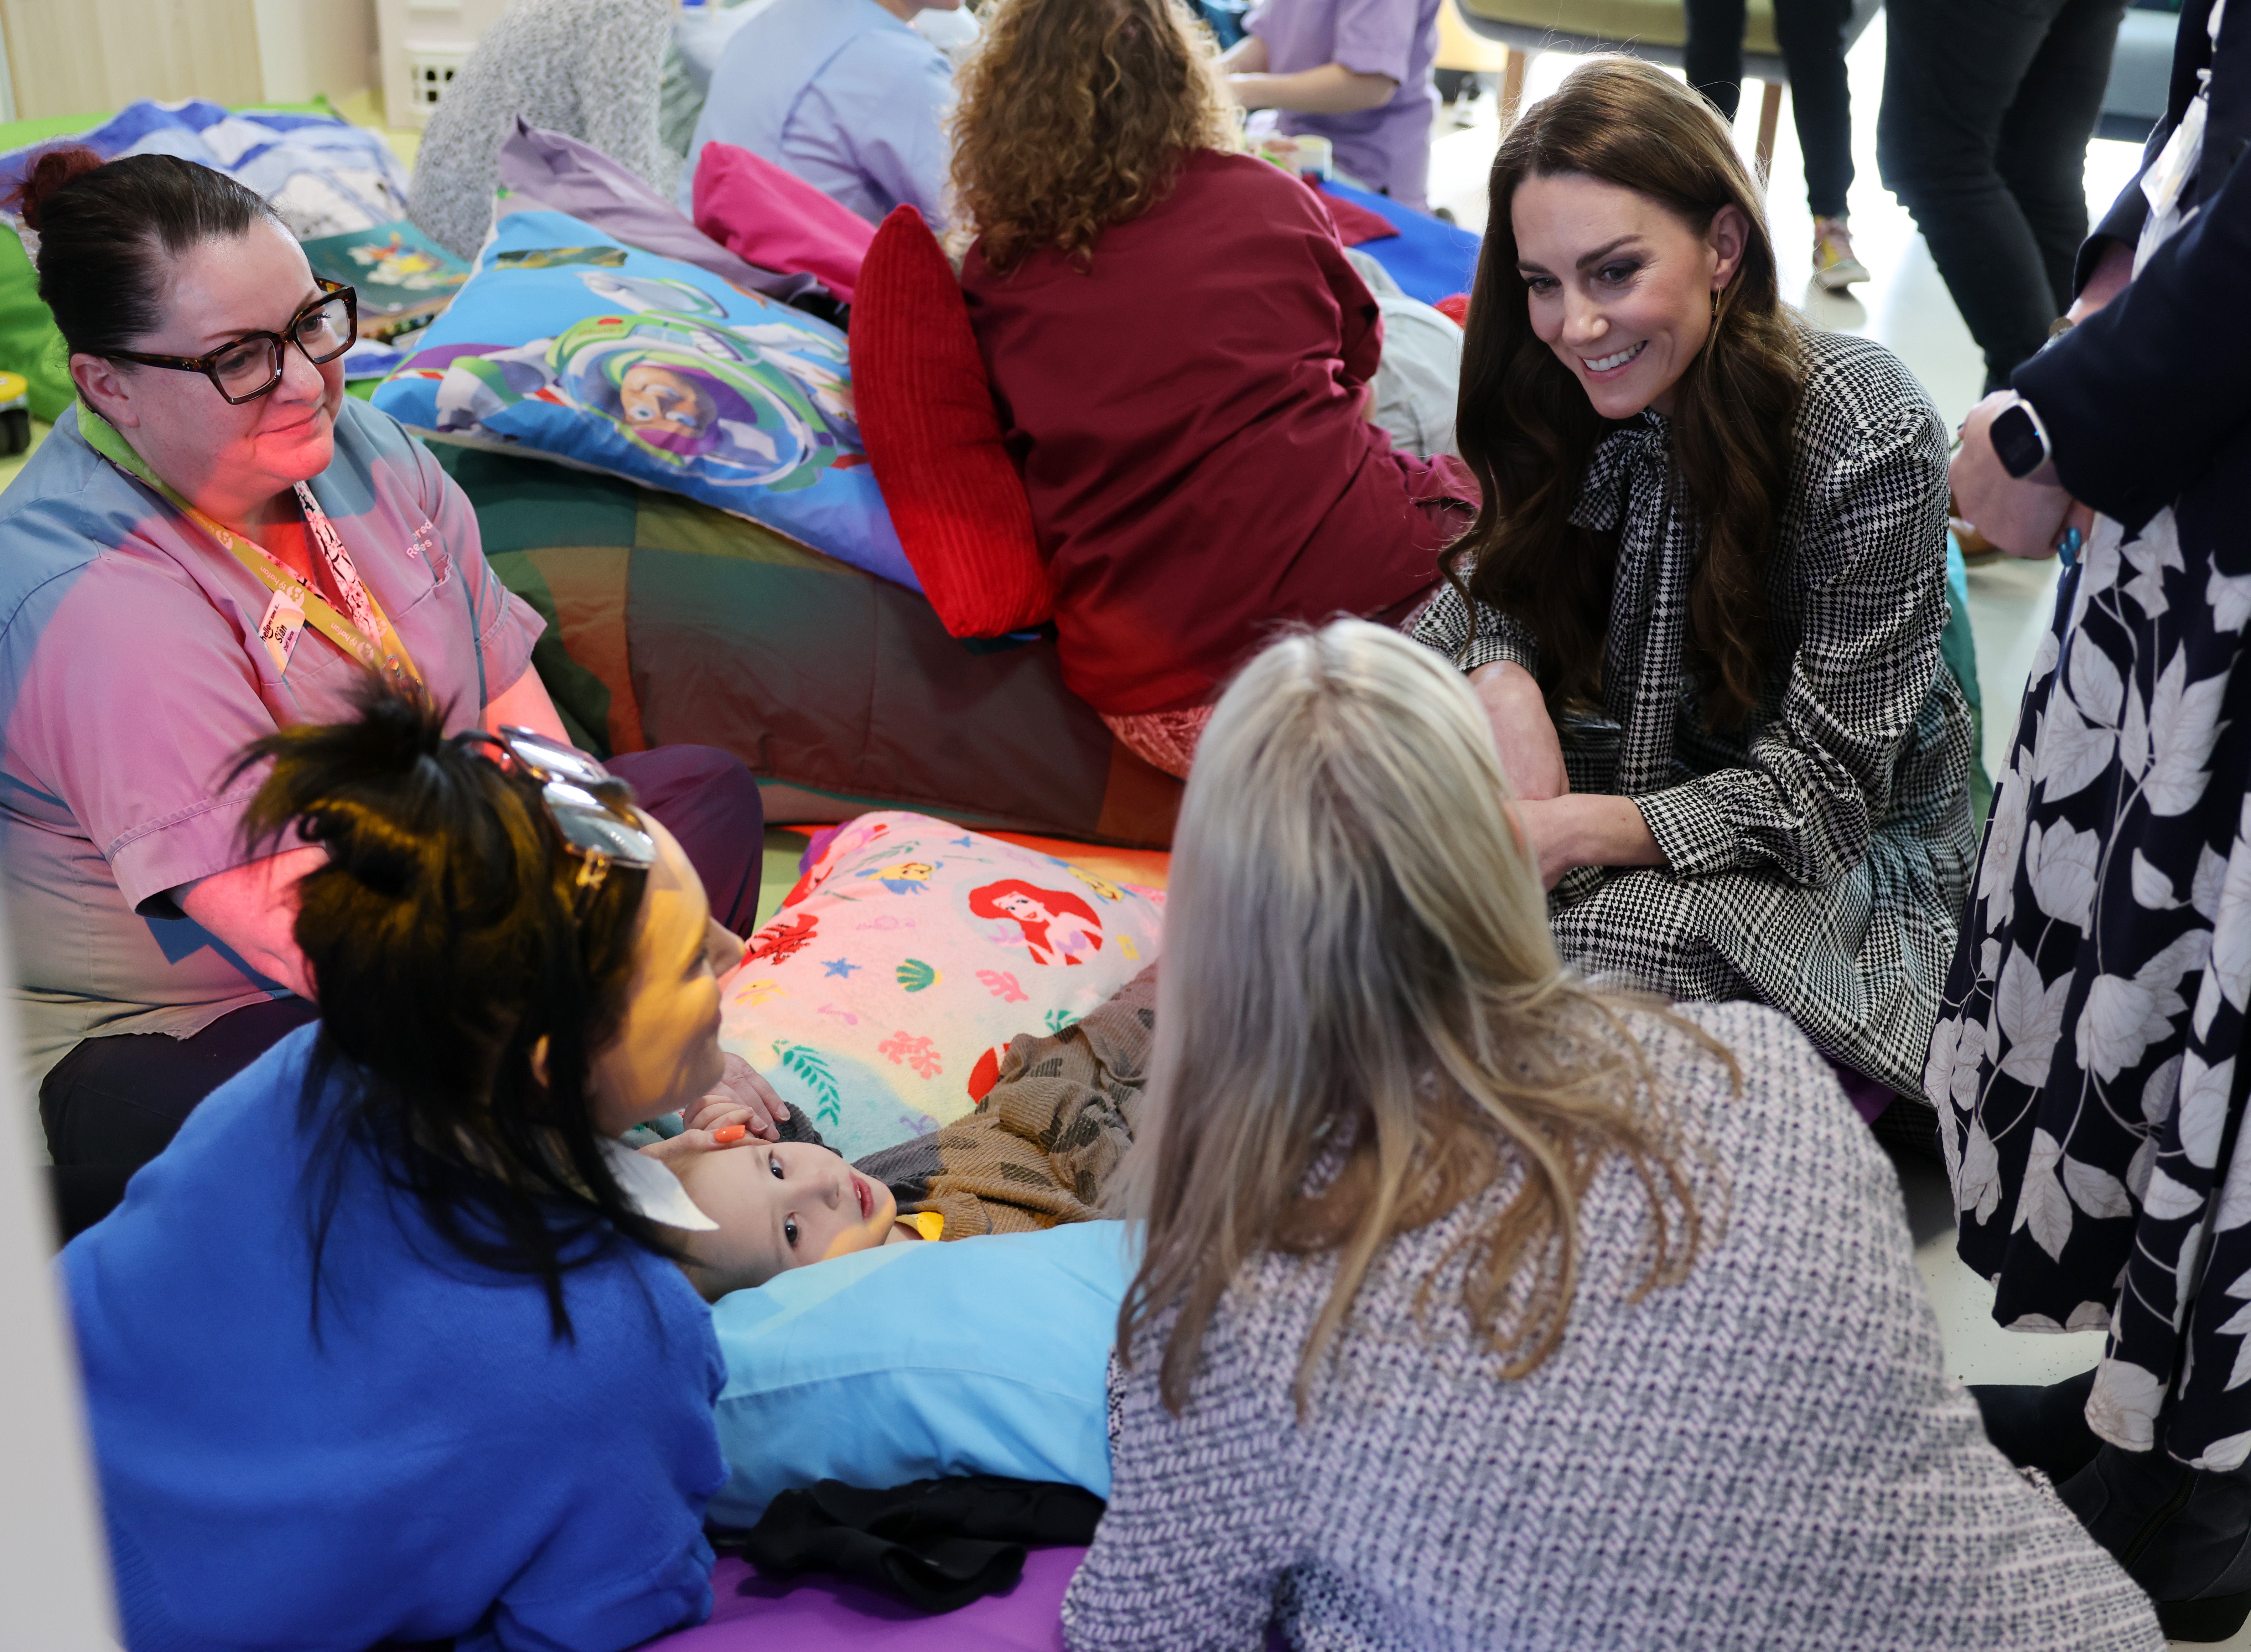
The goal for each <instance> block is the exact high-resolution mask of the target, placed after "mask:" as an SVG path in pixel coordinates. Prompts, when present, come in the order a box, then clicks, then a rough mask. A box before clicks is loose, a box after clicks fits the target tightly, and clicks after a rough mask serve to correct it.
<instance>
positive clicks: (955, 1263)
mask: <svg viewBox="0 0 2251 1652" xmlns="http://www.w3.org/2000/svg"><path fill="white" fill-rule="evenodd" d="M1137 1260H1138V1259H1137V1258H1135V1257H1134V1256H1132V1255H1131V1254H1129V1253H1128V1245H1127V1240H1126V1237H1125V1225H1124V1224H1123V1223H1120V1222H1079V1223H1073V1224H1070V1225H1066V1226H1063V1227H1055V1228H1049V1229H1047V1230H1046V1231H1044V1232H1038V1233H1004V1234H994V1235H991V1236H989V1237H984V1238H979V1239H958V1240H952V1241H945V1240H941V1241H939V1242H938V1243H936V1244H930V1243H927V1242H918V1243H911V1244H903V1245H886V1246H883V1247H882V1248H880V1249H877V1250H872V1251H862V1252H860V1253H857V1254H856V1255H852V1256H840V1257H838V1258H836V1259H835V1260H833V1261H827V1262H816V1263H814V1265H813V1266H812V1267H800V1268H794V1269H792V1270H791V1271H790V1272H789V1273H786V1274H781V1275H780V1276H779V1277H778V1278H776V1279H774V1280H772V1281H769V1282H768V1283H766V1284H765V1285H762V1286H760V1287H758V1288H757V1289H755V1290H746V1291H736V1292H734V1293H733V1294H732V1295H728V1296H725V1297H723V1298H722V1299H721V1300H720V1301H719V1302H718V1304H717V1306H716V1307H714V1308H712V1310H711V1321H712V1325H713V1328H714V1329H716V1330H717V1332H718V1334H719V1351H720V1352H721V1354H722V1355H724V1357H725V1358H726V1362H727V1386H726V1388H725V1390H724V1392H722V1393H721V1394H720V1396H719V1403H718V1423H719V1445H720V1448H721V1449H722V1450H723V1451H724V1453H725V1454H726V1458H727V1467H728V1470H729V1474H728V1478H727V1483H726V1485H725V1487H724V1489H721V1491H720V1493H719V1495H718V1496H716V1497H714V1498H712V1500H711V1508H710V1520H711V1522H712V1524H715V1525H721V1526H750V1525H754V1524H757V1523H758V1517H759V1516H760V1515H761V1514H763V1513H764V1512H765V1506H766V1504H767V1503H770V1502H772V1500H773V1498H774V1496H776V1494H778V1493H779V1492H783V1491H786V1490H788V1489H791V1488H792V1487H796V1486H809V1485H811V1484H812V1483H813V1482H814V1481H816V1480H842V1481H843V1482H846V1483H847V1484H848V1485H855V1486H869V1487H883V1486H897V1485H904V1483H905V1482H908V1481H910V1480H922V1479H927V1478H930V1477H932V1476H933V1475H973V1474H983V1475H1007V1476H1008V1477H1009V1478H1011V1479H1015V1480H1044V1481H1054V1482H1061V1483H1063V1484H1066V1485H1074V1486H1083V1487H1084V1488H1085V1489H1087V1490H1089V1491H1091V1492H1093V1493H1094V1494H1095V1495H1096V1496H1100V1497H1106V1496H1109V1495H1110V1431H1109V1396H1108V1392H1107V1386H1106V1384H1107V1378H1108V1371H1109V1364H1110V1349H1111V1344H1112V1342H1113V1341H1114V1340H1115V1337H1116V1334H1117V1326H1118V1305H1119V1302H1120V1301H1122V1300H1123V1299H1124V1297H1125V1284H1126V1281H1127V1280H1128V1279H1130V1278H1131V1277H1132V1270H1133V1267H1134V1266H1135V1265H1136V1262H1137Z"/></svg>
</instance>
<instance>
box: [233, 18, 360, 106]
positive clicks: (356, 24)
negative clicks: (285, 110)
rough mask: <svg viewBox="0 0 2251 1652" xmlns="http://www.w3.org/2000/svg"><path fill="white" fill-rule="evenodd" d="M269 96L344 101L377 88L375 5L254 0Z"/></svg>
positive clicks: (277, 99) (296, 100) (294, 100)
mask: <svg viewBox="0 0 2251 1652" xmlns="http://www.w3.org/2000/svg"><path fill="white" fill-rule="evenodd" d="M252 6H253V16H254V18H255V21H256V25H257V30H258V59H259V66H260V70H261V72H262V74H263V78H264V81H265V96H266V98H267V100H268V101H271V102H274V103H304V102H308V101H310V100H311V99H312V98H314V97H315V95H317V94H322V93H325V94H328V96H329V97H330V98H332V99H336V100H337V101H342V100H343V99H345V98H348V97H350V96H352V95H354V94H357V93H360V92H364V91H366V90H367V89H368V87H371V86H373V85H375V84H376V83H377V73H376V62H375V0H252Z"/></svg>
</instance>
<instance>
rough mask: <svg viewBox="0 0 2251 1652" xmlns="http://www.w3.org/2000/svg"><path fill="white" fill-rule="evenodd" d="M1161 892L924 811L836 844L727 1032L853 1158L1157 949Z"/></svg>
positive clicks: (867, 824) (927, 1120)
mask: <svg viewBox="0 0 2251 1652" xmlns="http://www.w3.org/2000/svg"><path fill="white" fill-rule="evenodd" d="M1164 910H1165V897H1164V893H1163V892H1162V891H1160V890H1155V889H1144V888H1142V887H1140V886H1139V885H1132V884H1116V883H1112V882H1111V881H1109V880H1108V879H1107V878H1099V877H1097V876H1095V875H1094V874H1093V873H1091V872H1089V871H1084V870H1083V869H1081V868H1078V867H1075V866H1073V865H1072V864H1070V862H1068V861H1063V860H1058V859H1056V857H1054V856H1052V855H1045V854H1042V853H1040V852H1039V851H1038V850H1031V849H1025V848H1022V847H1019V846H1018V845H1016V844H1014V843H1004V842H1002V841H1001V839H999V838H997V837H987V836H984V835H983V834H982V833H979V832H971V831H964V830H963V829H961V828H960V827H959V826H952V825H948V824H947V823H945V822H944V821H940V820H932V819H931V818H930V817H929V816H926V815H909V814H901V813H890V812H887V813H883V814H878V815H862V816H860V817H859V818H858V819H857V820H855V821H852V822H849V823H847V824H845V825H844V826H842V827H840V828H838V829H836V830H835V832H834V833H833V834H832V835H830V836H828V840H827V841H826V842H825V843H824V842H822V841H821V839H818V838H816V839H815V840H814V845H813V850H812V851H811V852H810V853H809V854H808V856H807V865H806V868H805V871H804V875H803V876H802V877H801V878H799V880H798V883H797V886H796V887H795V888H794V889H793V890H791V891H790V892H789V896H788V898H787V899H786V900H785V901H784V902H783V903H782V908H781V910H780V911H779V913H776V914H775V915H774V918H773V920H772V921H771V922H769V923H768V924H766V925H765V927H763V928H762V929H760V930H759V931H758V934H755V935H753V936H752V937H751V944H750V947H749V950H748V952H747V954H745V961H744V963H743V967H742V968H739V969H738V970H736V971H735V972H734V973H733V974H731V975H729V976H728V978H727V981H726V985H725V998H724V1003H723V1005H722V1008H721V1012H720V1013H721V1023H720V1031H719V1041H720V1043H721V1044H722V1045H724V1046H725V1047H726V1049H727V1050H728V1051H730V1052H732V1053H733V1054H736V1055H738V1056H740V1057H742V1058H743V1059H745V1061H748V1062H749V1063H750V1064H751V1065H752V1066H754V1067H756V1068H757V1069H758V1071H759V1072H761V1073H763V1074H765V1078H766V1079H767V1080H768V1081H769V1082H770V1083H772V1086H774V1088H775V1089H777V1090H779V1092H780V1093H781V1096H782V1099H783V1100H785V1101H787V1102H788V1103H789V1104H790V1106H792V1107H798V1108H801V1109H803V1111H804V1112H805V1114H806V1115H807V1117H808V1118H810V1119H811V1120H812V1121H813V1122H814V1125H815V1126H817V1127H818V1128H819V1129H820V1131H821V1137H822V1139H823V1140H825V1141H826V1142H828V1144H829V1145H830V1146H831V1147H834V1148H835V1149H837V1151H839V1152H840V1153H842V1154H843V1156H845V1157H846V1158H848V1159H856V1158H859V1157H860V1156H862V1155H863V1154H868V1153H872V1152H874V1151H876V1149H878V1148H886V1147H894V1146H896V1145H897V1144H898V1143H899V1142H904V1141H905V1140H907V1139H908V1138H909V1137H911V1136H915V1135H923V1134H925V1133H927V1132H929V1131H932V1130H934V1129H936V1128H938V1126H940V1125H941V1124H949V1123H951V1122H952V1121H954V1120H955V1119H958V1118H959V1117H960V1116H961V1115H962V1114H965V1113H967V1112H969V1111H970V1110H971V1109H972V1108H973V1107H975V1106H976V1104H977V1102H978V1101H979V1100H980V1099H981V1098H982V1097H983V1096H984V1094H985V1093H986V1092H987V1090H990V1089H991V1088H992V1087H993V1085H994V1080H995V1079H997V1078H998V1077H999V1076H1000V1066H1001V1056H1002V1055H1003V1054H1004V1053H1005V1052H1006V1051H1007V1050H1008V1041H1009V1040H1010V1039H1011V1038H1015V1036H1016V1035H1017V1034H1018V1033H1020V1032H1054V1031H1058V1030H1060V1029H1062V1028H1063V1027H1066V1026H1069V1025H1070V1024H1071V1023H1072V1022H1074V1021H1076V1020H1077V1019H1078V1018H1079V1017H1081V1016H1083V1015H1084V1014H1085V1013H1086V1012H1087V1011H1088V1010H1092V1009H1094V1008H1095V1007H1096V1006H1098V1005H1099V1004H1101V1003H1104V1002H1105V1001H1106V1000H1108V999H1109V998H1111V997H1112V996H1115V995H1116V993H1117V992H1118V991H1119V989H1120V988H1122V987H1124V986H1125V983H1126V982H1129V981H1131V980H1132V978H1133V977H1134V976H1135V975H1139V973H1140V972H1141V971H1142V970H1143V969H1144V968H1146V967H1147V966H1148V964H1149V962H1150V961H1151V960H1153V958H1155V957H1156V955H1157V948H1158V945H1159V942H1160V941H1161V940H1162V938H1163V932H1164Z"/></svg>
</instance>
